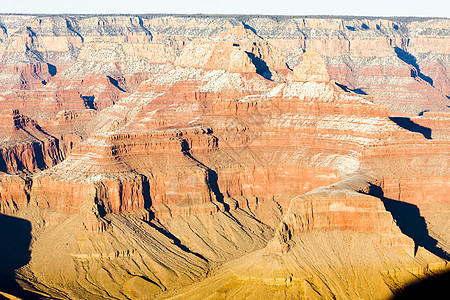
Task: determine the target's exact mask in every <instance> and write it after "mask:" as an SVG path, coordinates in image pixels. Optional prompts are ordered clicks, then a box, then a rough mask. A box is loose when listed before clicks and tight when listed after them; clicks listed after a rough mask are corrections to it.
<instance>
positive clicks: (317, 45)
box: [0, 15, 450, 118]
mask: <svg viewBox="0 0 450 300" xmlns="http://www.w3.org/2000/svg"><path fill="white" fill-rule="evenodd" d="M0 26H1V34H2V35H1V43H0V52H1V53H2V60H1V64H2V74H3V75H1V76H2V78H3V80H2V82H1V83H2V87H3V90H4V91H9V89H10V88H12V89H14V90H15V91H16V92H15V93H14V97H11V96H12V94H11V93H9V92H8V93H3V95H2V97H3V98H4V99H3V101H2V108H20V106H22V107H24V108H25V109H26V110H27V111H24V112H25V113H27V114H29V113H31V114H30V116H31V117H33V118H36V117H38V116H37V115H36V109H35V110H33V108H39V111H40V115H41V116H40V117H48V116H49V114H54V113H56V112H58V111H59V110H60V109H61V108H63V109H74V108H83V107H85V106H87V107H90V108H97V109H102V108H104V107H107V106H109V105H111V104H113V103H115V102H117V101H118V99H120V98H122V97H124V96H126V95H127V92H132V91H135V90H136V89H137V87H138V86H139V84H140V83H141V82H142V81H144V80H145V79H148V78H150V77H151V76H152V75H153V74H161V73H164V72H166V71H167V70H169V69H171V68H172V66H173V65H180V66H187V65H189V64H191V67H199V65H197V66H195V65H192V62H189V61H185V58H184V55H181V56H180V54H181V51H182V50H183V49H184V48H185V47H187V50H188V49H191V50H192V49H195V50H192V51H195V52H196V55H197V59H199V58H201V60H199V61H198V63H200V64H202V67H205V68H213V69H214V68H217V66H218V64H219V65H221V68H222V69H228V70H231V69H230V68H234V70H235V71H243V69H242V68H246V67H249V66H250V67H251V66H252V64H251V63H250V62H249V61H250V60H254V63H255V67H256V69H257V71H258V72H259V73H261V74H263V73H265V75H263V76H265V77H266V78H269V77H270V78H269V79H276V80H282V75H286V72H287V68H286V66H287V67H288V68H290V69H291V70H292V69H293V68H294V67H295V66H296V65H297V64H298V63H299V59H301V54H302V52H303V51H304V50H306V49H315V50H317V51H319V53H321V54H322V55H323V56H324V59H325V62H326V65H327V68H328V70H329V73H330V77H331V78H332V79H333V80H335V81H336V82H337V83H339V84H340V85H341V86H343V87H344V88H345V89H349V90H352V91H354V92H356V93H359V94H367V95H370V96H371V97H373V99H374V101H375V103H379V104H382V105H384V106H386V107H387V108H388V109H389V110H390V111H392V112H400V113H406V114H418V113H419V112H422V111H424V110H430V109H431V110H447V109H448V108H447V107H446V105H448V97H447V96H448V95H449V94H450V90H449V87H448V86H449V85H448V82H449V77H448V69H449V68H450V63H449V55H450V53H449V50H448V47H447V45H448V28H449V21H448V20H447V19H430V20H404V21H401V20H395V19H392V20H388V19H363V18H361V19H351V18H349V19H326V18H323V19H317V18H316V19H315V18H295V17H292V18H287V17H286V18H281V19H280V18H279V19H277V18H271V17H257V18H251V17H245V18H244V17H237V18H231V17H220V18H219V17H205V18H184V17H172V16H164V17H158V16H147V17H144V16H72V17H62V16H41V17H36V16H8V15H3V16H1V17H0ZM230 30H231V31H230ZM221 35H222V36H223V35H228V38H225V39H224V38H222V37H221ZM197 38H203V39H210V42H208V43H209V44H205V43H203V42H202V46H201V47H197V44H198V41H197V44H196V43H195V42H194V43H191V41H192V40H195V39H197ZM218 40H221V42H220V45H216V44H217V41H218ZM233 44H234V46H233ZM214 45H216V46H214ZM211 47H216V51H213V52H210V53H209V54H208V55H209V56H208V55H204V54H205V53H207V52H208V51H209V50H208V49H212V48H211ZM237 48H241V50H243V51H244V52H245V53H243V52H239V51H238V49H237ZM227 49H228V50H227ZM233 49H234V50H233ZM232 50H233V51H237V52H236V55H238V56H239V55H240V54H239V53H241V54H242V55H244V56H246V57H247V56H248V59H246V62H244V61H242V63H243V65H241V66H238V65H236V63H235V62H234V60H236V59H237V60H239V58H238V56H233V57H234V58H233V59H231V60H229V61H227V62H221V61H220V59H218V58H220V57H221V56H222V54H223V52H224V51H232ZM186 52H188V51H185V53H186ZM208 60H209V62H208ZM224 63H225V64H227V65H228V66H227V67H225V64H224ZM214 64H215V65H216V66H214ZM280 76H281V77H280ZM272 77H273V78H272ZM6 88H8V90H7V89H6ZM43 99H45V101H43ZM24 101H26V105H24V104H23V103H25V102H24ZM44 112H47V113H46V114H45V113H44Z"/></svg>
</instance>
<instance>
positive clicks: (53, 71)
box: [47, 63, 57, 77]
mask: <svg viewBox="0 0 450 300" xmlns="http://www.w3.org/2000/svg"><path fill="white" fill-rule="evenodd" d="M47 67H48V73H49V74H50V75H51V76H52V77H53V76H55V75H56V73H57V69H56V66H54V65H52V64H49V63H47Z"/></svg>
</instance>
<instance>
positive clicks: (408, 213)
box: [369, 185, 450, 261]
mask: <svg viewBox="0 0 450 300" xmlns="http://www.w3.org/2000/svg"><path fill="white" fill-rule="evenodd" d="M369 194H370V195H372V196H374V197H377V198H380V199H381V201H383V204H384V207H385V208H386V210H387V211H389V212H390V213H391V215H392V218H393V219H394V220H395V222H396V224H397V226H398V227H399V228H400V230H401V231H402V233H403V234H405V235H407V236H409V237H410V238H411V239H413V241H414V244H415V245H414V255H416V253H417V249H418V248H419V246H421V247H423V248H425V249H426V250H428V251H429V252H431V253H433V254H434V255H436V256H438V257H440V258H442V259H445V260H447V261H450V254H449V253H447V252H446V251H444V250H443V249H441V248H439V247H438V246H437V244H438V241H437V240H436V239H434V238H432V237H431V236H430V235H429V233H428V228H427V223H426V222H425V219H424V218H423V217H422V216H421V215H420V210H419V208H418V207H417V206H416V205H414V204H410V203H406V202H402V201H397V200H393V199H389V198H386V197H384V192H383V190H382V189H381V188H380V187H379V186H376V185H371V186H370V192H369Z"/></svg>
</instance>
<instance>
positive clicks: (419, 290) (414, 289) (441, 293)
mask: <svg viewBox="0 0 450 300" xmlns="http://www.w3.org/2000/svg"><path fill="white" fill-rule="evenodd" d="M449 285H450V271H447V272H444V273H441V274H437V275H431V276H429V277H427V278H425V279H422V280H418V281H414V282H413V283H411V284H409V285H407V286H406V287H404V288H403V289H401V290H400V291H399V292H398V293H397V294H396V295H394V296H393V297H392V298H391V299H392V300H407V299H448V293H449V289H448V288H449Z"/></svg>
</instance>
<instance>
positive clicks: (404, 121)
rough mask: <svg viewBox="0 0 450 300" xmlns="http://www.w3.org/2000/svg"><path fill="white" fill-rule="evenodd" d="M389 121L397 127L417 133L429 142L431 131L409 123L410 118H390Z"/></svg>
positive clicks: (411, 122)
mask: <svg viewBox="0 0 450 300" xmlns="http://www.w3.org/2000/svg"><path fill="white" fill-rule="evenodd" d="M389 119H390V120H391V121H393V122H395V123H396V124H397V125H398V126H400V127H402V128H404V129H406V130H409V131H412V132H418V133H421V134H422V135H423V136H424V137H425V138H427V139H429V140H431V129H430V128H428V127H425V126H421V125H419V124H416V123H414V122H413V121H411V119H410V118H406V117H390V118H389Z"/></svg>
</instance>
